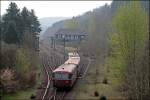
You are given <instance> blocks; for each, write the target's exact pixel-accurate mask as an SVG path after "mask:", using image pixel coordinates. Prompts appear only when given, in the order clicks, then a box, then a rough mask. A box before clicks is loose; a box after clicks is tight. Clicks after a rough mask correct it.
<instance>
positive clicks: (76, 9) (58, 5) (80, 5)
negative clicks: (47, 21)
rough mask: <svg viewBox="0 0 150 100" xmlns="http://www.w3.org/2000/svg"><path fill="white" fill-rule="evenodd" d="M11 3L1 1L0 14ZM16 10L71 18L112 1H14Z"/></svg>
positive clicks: (42, 15)
mask: <svg viewBox="0 0 150 100" xmlns="http://www.w3.org/2000/svg"><path fill="white" fill-rule="evenodd" d="M11 1H14V0H9V1H1V14H2V15H3V14H4V13H5V12H6V9H7V8H8V5H9V3H10V2H11ZM14 2H15V3H16V4H17V5H18V8H20V9H22V8H23V7H24V6H25V7H27V8H28V9H29V10H30V9H34V11H35V13H36V16H37V17H39V18H43V17H73V16H77V15H81V14H83V13H85V12H87V11H89V10H92V9H94V8H97V7H100V6H102V5H104V4H105V3H107V4H110V3H111V2H112V1H111V0H110V1H108V0H107V1H14Z"/></svg>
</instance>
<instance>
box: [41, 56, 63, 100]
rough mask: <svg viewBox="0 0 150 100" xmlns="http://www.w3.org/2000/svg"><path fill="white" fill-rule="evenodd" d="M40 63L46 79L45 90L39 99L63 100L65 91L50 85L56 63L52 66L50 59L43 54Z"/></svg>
mask: <svg viewBox="0 0 150 100" xmlns="http://www.w3.org/2000/svg"><path fill="white" fill-rule="evenodd" d="M53 63H56V62H53ZM57 64H58V63H57ZM42 65H43V67H44V71H45V73H46V77H47V81H46V86H45V90H44V91H43V95H42V98H41V100H63V98H64V96H65V94H66V92H59V91H57V89H56V88H54V87H53V85H52V71H53V70H54V69H55V67H56V64H55V66H54V64H52V59H51V58H50V57H49V56H47V55H45V54H43V56H42ZM52 65H53V67H52Z"/></svg>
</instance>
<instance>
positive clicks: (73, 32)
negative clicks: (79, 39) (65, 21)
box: [55, 29, 86, 35]
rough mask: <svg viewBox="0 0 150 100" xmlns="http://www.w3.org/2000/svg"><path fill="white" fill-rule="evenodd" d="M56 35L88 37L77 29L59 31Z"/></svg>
mask: <svg viewBox="0 0 150 100" xmlns="http://www.w3.org/2000/svg"><path fill="white" fill-rule="evenodd" d="M55 34H65V35H86V32H84V31H81V30H75V29H59V30H58V31H57V32H56V33H55Z"/></svg>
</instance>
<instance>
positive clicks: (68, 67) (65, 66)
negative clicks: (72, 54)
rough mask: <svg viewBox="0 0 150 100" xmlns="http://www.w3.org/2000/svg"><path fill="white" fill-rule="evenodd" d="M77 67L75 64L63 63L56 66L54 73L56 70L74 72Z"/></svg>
mask: <svg viewBox="0 0 150 100" xmlns="http://www.w3.org/2000/svg"><path fill="white" fill-rule="evenodd" d="M75 68H76V65H75V64H63V65H61V66H59V67H58V68H56V69H55V70H54V71H53V73H55V72H68V73H72V72H73V71H74V69H75Z"/></svg>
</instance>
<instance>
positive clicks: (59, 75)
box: [55, 73, 68, 80]
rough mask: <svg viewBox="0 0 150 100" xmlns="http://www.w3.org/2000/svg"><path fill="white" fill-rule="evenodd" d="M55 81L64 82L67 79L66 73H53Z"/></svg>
mask: <svg viewBox="0 0 150 100" xmlns="http://www.w3.org/2000/svg"><path fill="white" fill-rule="evenodd" d="M55 79H59V80H64V79H68V74H67V73H55Z"/></svg>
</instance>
